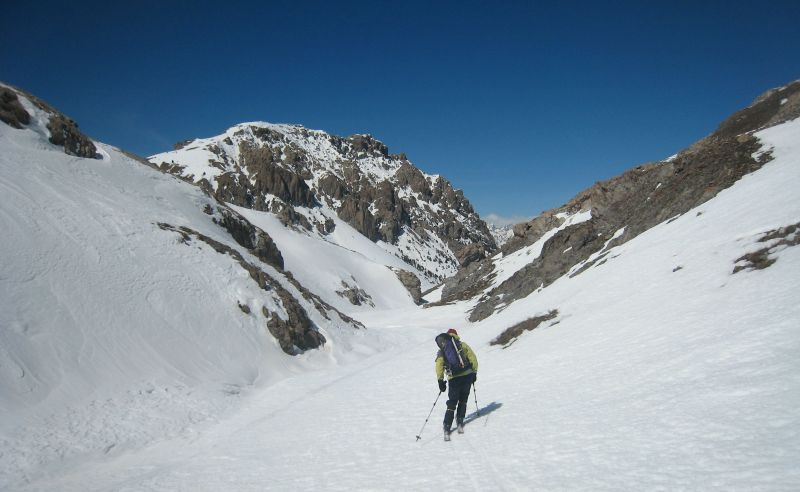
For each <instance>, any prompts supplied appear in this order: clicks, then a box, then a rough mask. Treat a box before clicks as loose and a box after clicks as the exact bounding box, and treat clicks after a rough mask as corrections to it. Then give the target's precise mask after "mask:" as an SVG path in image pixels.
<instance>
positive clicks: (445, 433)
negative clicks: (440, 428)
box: [444, 429, 450, 441]
mask: <svg viewBox="0 0 800 492" xmlns="http://www.w3.org/2000/svg"><path fill="white" fill-rule="evenodd" d="M444 440H445V441H449V440H450V429H445V430H444Z"/></svg>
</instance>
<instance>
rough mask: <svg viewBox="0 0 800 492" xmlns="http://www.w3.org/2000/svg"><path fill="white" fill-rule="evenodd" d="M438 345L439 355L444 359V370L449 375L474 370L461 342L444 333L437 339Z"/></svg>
mask: <svg viewBox="0 0 800 492" xmlns="http://www.w3.org/2000/svg"><path fill="white" fill-rule="evenodd" d="M436 344H437V345H439V353H440V354H442V358H443V359H444V368H445V370H446V371H447V373H448V374H458V373H459V372H464V371H466V370H468V369H472V363H471V362H470V361H469V357H467V354H466V352H465V351H464V347H462V345H461V341H460V340H457V339H456V338H454V337H451V336H450V335H448V334H447V333H442V334H440V335H439V336H437V337H436Z"/></svg>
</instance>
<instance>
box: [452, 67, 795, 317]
mask: <svg viewBox="0 0 800 492" xmlns="http://www.w3.org/2000/svg"><path fill="white" fill-rule="evenodd" d="M798 116H800V81H798V82H794V83H792V84H789V85H787V86H785V87H782V88H779V89H774V90H771V91H769V92H767V93H765V94H764V95H762V96H760V97H759V98H757V99H756V100H755V101H754V102H753V104H752V105H750V106H749V107H747V108H745V109H743V110H741V111H738V112H736V113H734V114H733V115H732V116H731V117H730V118H728V119H727V120H725V121H724V122H723V123H722V124H721V125H720V126H719V128H718V129H717V130H716V131H715V132H714V133H712V134H711V135H709V136H708V137H706V138H704V139H702V140H700V141H699V142H697V143H695V144H694V145H692V146H690V147H689V148H687V149H685V150H683V151H682V152H680V153H679V154H677V155H676V156H674V157H672V158H670V159H667V160H665V161H661V162H655V163H649V164H644V165H641V166H637V167H635V168H633V169H631V170H629V171H627V172H625V173H623V174H622V175H620V176H617V177H615V178H612V179H609V180H607V181H602V182H599V183H596V184H595V185H594V186H592V187H590V188H589V189H587V190H585V191H583V192H581V193H579V194H578V195H577V196H576V197H575V198H573V199H572V200H570V201H569V202H568V203H567V204H565V205H563V206H562V207H559V208H557V209H553V210H549V211H547V212H544V213H543V214H541V215H540V216H538V217H536V218H534V219H532V220H531V221H529V222H526V223H522V224H518V225H517V226H515V227H514V236H513V237H512V238H511V239H510V240H509V241H508V242H507V243H505V244H504V245H503V246H502V249H501V252H502V253H503V256H508V255H512V254H514V253H516V252H519V251H521V250H523V249H524V248H529V247H531V246H532V245H534V244H535V243H537V242H538V241H544V243H543V244H542V246H541V253H540V254H539V255H538V256H536V257H535V258H534V259H532V260H531V262H530V263H528V264H527V265H526V266H524V267H523V268H521V269H519V270H518V271H516V273H514V274H513V275H511V276H510V278H507V279H503V281H502V282H500V283H499V284H498V282H496V280H497V278H496V277H497V271H496V268H495V266H494V265H495V262H496V261H497V259H495V260H494V261H493V260H484V261H483V262H481V263H480V264H476V265H471V266H470V268H467V269H463V270H461V271H460V272H459V274H458V275H456V276H454V277H453V278H451V279H450V280H448V281H447V283H446V286H445V289H444V291H443V301H449V300H455V299H466V298H472V297H474V296H475V295H480V296H481V297H480V300H479V302H478V303H477V305H476V307H475V309H474V310H473V312H472V314H471V318H470V319H471V320H473V321H476V320H481V319H484V318H486V317H487V316H489V315H491V314H492V313H493V312H495V311H496V310H497V309H500V308H502V306H503V305H507V304H509V303H511V302H514V301H515V300H517V299H521V298H523V297H526V296H527V295H529V294H530V293H532V292H533V291H535V290H536V289H538V288H541V287H546V286H547V285H549V284H550V283H551V282H553V281H555V280H556V279H558V278H559V277H561V276H563V275H566V274H569V275H578V274H580V273H581V272H582V271H583V270H585V269H586V268H588V267H590V266H591V265H593V264H595V263H598V262H601V261H603V260H604V258H605V256H606V254H607V253H606V252H607V250H608V249H609V248H611V247H613V246H614V245H618V244H622V243H624V242H626V241H628V240H630V239H632V238H634V237H636V236H638V235H639V234H641V233H642V232H644V231H646V230H648V229H650V228H651V227H653V226H655V225H657V224H659V223H661V222H664V221H667V220H669V219H671V218H674V217H677V216H679V215H681V214H684V213H686V212H687V211H689V210H691V209H693V208H695V207H697V206H698V205H700V204H702V203H704V202H706V201H708V200H709V199H711V198H712V197H714V196H715V195H716V194H717V193H719V192H720V191H721V190H724V189H725V188H728V187H729V186H731V185H732V184H733V183H735V182H736V181H737V180H738V179H740V178H741V177H742V176H744V175H745V174H747V173H750V172H753V171H755V170H757V169H759V168H760V167H761V166H762V165H763V164H764V163H765V162H767V161H768V160H769V159H770V156H769V155H768V154H764V153H761V154H759V149H760V144H759V143H758V141H757V139H756V138H755V137H753V136H752V134H753V133H754V132H755V131H758V130H761V129H764V128H767V127H770V126H774V125H777V124H780V123H783V122H785V121H789V120H792V119H794V118H797V117H798ZM581 213H583V214H588V213H590V214H591V216H590V218H588V220H581V221H579V222H577V223H571V224H567V221H568V220H570V218H571V217H575V216H577V214H581ZM587 217H588V215H587ZM476 286H477V287H476Z"/></svg>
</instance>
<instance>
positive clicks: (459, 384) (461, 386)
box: [444, 373, 475, 430]
mask: <svg viewBox="0 0 800 492" xmlns="http://www.w3.org/2000/svg"><path fill="white" fill-rule="evenodd" d="M474 381H475V374H474V373H472V374H466V375H464V376H461V377H457V378H453V379H451V380H450V381H448V384H447V385H448V390H447V411H446V412H444V428H445V429H447V430H450V428H451V427H452V426H453V416H455V418H456V424H463V423H464V416H465V415H466V414H467V400H468V399H469V389H470V387H472V383H473V382H474Z"/></svg>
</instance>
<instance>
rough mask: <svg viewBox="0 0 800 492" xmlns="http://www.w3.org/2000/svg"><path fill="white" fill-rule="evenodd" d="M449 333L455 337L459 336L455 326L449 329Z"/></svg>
mask: <svg viewBox="0 0 800 492" xmlns="http://www.w3.org/2000/svg"><path fill="white" fill-rule="evenodd" d="M447 334H448V335H450V336H454V337H457V336H458V332H457V331H456V329H455V328H450V329H449V330H447Z"/></svg>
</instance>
